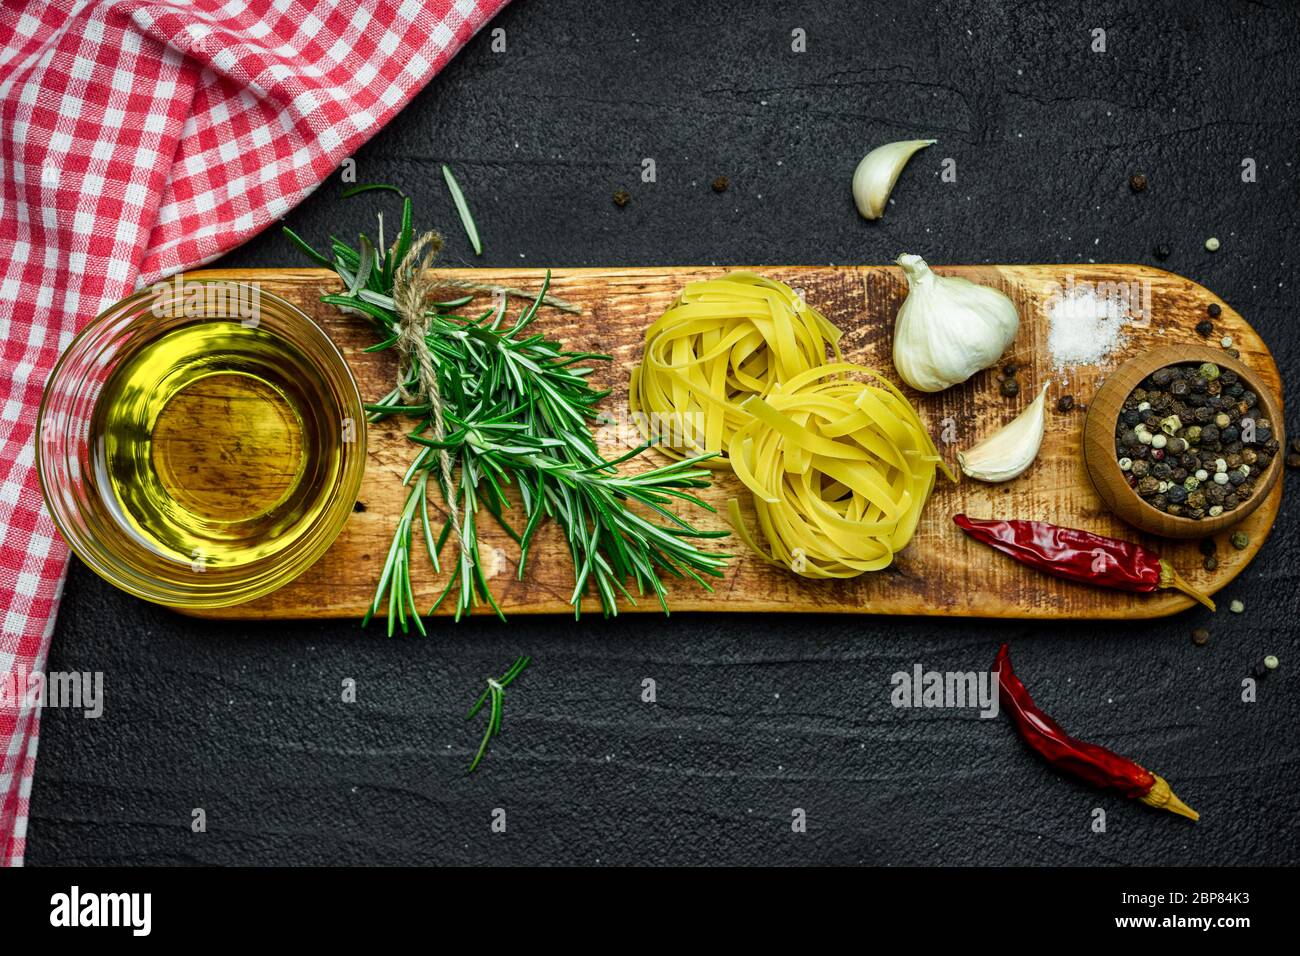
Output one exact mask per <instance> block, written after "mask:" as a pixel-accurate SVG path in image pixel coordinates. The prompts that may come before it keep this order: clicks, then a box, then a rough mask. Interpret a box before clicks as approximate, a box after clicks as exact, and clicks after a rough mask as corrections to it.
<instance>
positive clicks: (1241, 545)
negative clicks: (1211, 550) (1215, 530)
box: [1228, 531, 1250, 551]
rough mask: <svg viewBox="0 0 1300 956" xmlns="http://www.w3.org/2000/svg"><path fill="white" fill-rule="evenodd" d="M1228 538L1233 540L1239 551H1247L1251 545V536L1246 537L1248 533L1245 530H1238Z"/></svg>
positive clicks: (1233, 544)
mask: <svg viewBox="0 0 1300 956" xmlns="http://www.w3.org/2000/svg"><path fill="white" fill-rule="evenodd" d="M1228 540H1230V541H1231V542H1232V546H1233V547H1234V548H1236V549H1237V550H1238V551H1245V550H1246V548H1248V547H1249V546H1250V538H1248V537H1246V533H1245V532H1244V531H1238V532H1237V533H1236V534H1234V535H1233V536H1232V537H1231V538H1229V539H1228Z"/></svg>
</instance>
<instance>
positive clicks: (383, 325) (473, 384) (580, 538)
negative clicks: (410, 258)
mask: <svg viewBox="0 0 1300 956" xmlns="http://www.w3.org/2000/svg"><path fill="white" fill-rule="evenodd" d="M368 188H377V187H368ZM356 191H361V190H360V189H358V190H356ZM285 232H286V233H288V236H289V238H290V239H291V240H292V241H293V242H294V243H295V244H296V245H298V246H299V247H300V248H302V249H303V250H304V251H306V252H307V253H308V254H309V255H310V256H311V257H312V258H314V259H315V260H316V261H318V262H321V263H324V264H326V265H328V266H329V267H330V268H332V269H334V271H335V272H337V273H338V276H339V278H340V279H341V280H342V282H343V287H344V290H345V291H344V292H342V293H336V294H332V295H326V296H322V298H321V301H322V302H325V303H328V304H332V305H335V306H338V307H339V308H341V309H344V310H345V311H348V312H352V313H355V314H358V315H360V316H362V317H364V318H366V319H367V320H369V321H370V323H371V324H372V325H373V327H374V329H375V331H376V333H377V334H378V336H379V338H380V341H379V342H378V343H376V344H375V345H372V346H370V347H369V348H368V349H367V350H366V351H371V352H374V351H381V350H384V349H389V348H393V347H394V346H397V345H398V344H399V341H401V340H402V330H403V322H402V316H401V315H400V314H399V307H398V304H397V303H395V302H394V298H393V292H394V280H395V277H396V276H397V275H398V272H399V268H400V266H401V264H402V263H403V262H404V261H405V259H406V256H407V254H408V253H409V252H410V251H411V250H412V248H413V246H415V245H417V244H418V240H417V238H416V235H415V230H414V228H413V226H412V209H411V201H410V199H409V198H406V197H403V204H402V220H401V228H400V230H399V233H398V238H397V240H396V241H395V242H394V243H393V244H392V246H391V247H390V248H388V249H384V248H383V245H382V240H381V242H380V244H379V245H378V246H376V245H374V244H372V243H371V242H370V241H369V240H368V239H367V238H366V237H364V236H363V237H361V240H360V242H359V244H358V248H353V247H351V246H349V245H347V244H346V243H344V242H342V241H340V240H338V239H333V238H332V239H331V252H332V258H327V257H326V256H324V255H322V254H320V253H319V252H317V251H315V250H314V249H313V248H312V247H311V246H309V245H308V244H307V243H306V242H304V241H303V240H302V239H301V238H299V237H298V236H297V235H295V234H294V233H293V232H291V231H290V230H288V229H286V230H285ZM381 233H382V220H381ZM549 283H550V273H549V272H548V273H547V274H546V279H545V280H544V281H543V284H542V288H541V291H540V292H539V294H538V295H537V296H536V298H534V299H533V300H532V302H531V303H529V304H528V306H527V307H526V308H524V310H523V311H522V313H521V314H520V315H519V316H518V317H517V318H516V319H514V320H513V321H509V320H507V317H506V311H507V305H508V298H509V293H508V292H506V293H505V294H503V295H501V296H499V298H498V302H497V304H496V306H495V307H493V308H490V309H488V310H487V311H484V312H482V313H480V314H478V315H476V316H466V315H462V314H460V313H459V311H458V310H460V309H461V308H463V307H465V306H467V305H469V304H470V303H471V302H472V301H473V299H474V297H473V296H472V295H466V296H462V297H459V298H456V299H452V300H450V301H445V302H435V303H429V304H428V306H427V311H426V312H425V314H424V318H425V319H426V320H427V333H426V334H425V336H424V342H425V344H426V345H427V359H428V361H429V363H431V365H432V369H433V372H434V373H435V374H436V376H437V385H438V389H437V391H438V400H439V401H440V402H441V405H442V410H443V414H442V416H441V418H440V419H437V418H435V413H434V411H433V409H432V407H431V404H430V401H429V398H428V396H427V395H424V394H421V392H420V389H419V381H418V379H419V376H418V374H417V370H416V369H415V367H414V366H415V363H408V367H404V371H403V377H402V380H401V381H399V382H398V384H397V385H396V386H395V387H394V388H393V389H392V390H391V391H390V392H389V393H388V394H386V395H384V396H383V397H382V398H380V399H379V400H378V401H376V402H374V403H372V404H370V405H367V406H366V408H367V411H368V413H369V420H370V421H372V422H374V421H379V420H380V419H383V418H387V417H389V416H392V415H408V416H411V417H413V418H414V419H415V421H416V425H415V428H414V429H413V430H412V431H411V432H410V433H409V435H408V437H409V438H410V440H411V441H412V443H413V444H414V445H416V446H417V447H419V452H418V454H417V455H416V456H415V459H414V460H413V461H412V462H411V465H410V467H409V468H408V469H407V471H406V475H405V477H404V479H403V481H404V483H405V484H407V485H409V486H410V491H409V492H408V494H407V498H406V503H405V506H404V507H403V510H402V515H401V518H400V520H399V521H398V526H397V528H396V530H395V533H394V535H393V540H392V544H391V545H390V547H389V551H388V555H387V558H386V560H385V562H384V567H383V571H382V573H381V574H380V578H379V584H378V586H377V588H376V590H375V598H374V601H373V602H372V603H371V606H370V608H369V610H368V611H367V614H366V617H365V622H368V621H369V620H370V618H371V617H372V616H373V615H374V614H375V613H377V612H378V611H379V610H380V608H381V607H383V604H384V601H385V600H387V611H388V633H389V634H392V633H393V630H394V627H395V626H400V627H401V628H402V630H403V631H404V632H405V631H408V630H409V626H410V624H412V623H413V624H414V626H415V628H416V629H417V630H418V631H420V633H424V625H423V622H422V621H421V619H420V617H421V615H420V611H419V609H418V608H417V607H416V604H415V595H414V588H413V587H412V584H411V565H412V554H411V552H412V548H413V546H414V543H415V540H416V537H417V534H418V536H419V538H420V540H421V541H422V542H423V547H424V550H425V551H426V553H427V555H428V558H429V560H430V562H431V563H432V564H433V566H434V569H435V570H441V554H442V551H443V548H444V545H445V544H446V542H447V540H448V537H449V535H451V533H452V530H453V522H452V521H451V520H450V518H448V519H446V520H444V521H443V523H442V526H441V529H440V530H439V531H438V533H437V534H436V535H435V533H434V524H433V522H432V521H431V520H430V510H429V502H428V491H429V487H430V485H433V486H436V487H437V488H439V489H440V490H441V492H442V497H443V500H444V502H445V503H446V508H447V515H449V516H450V515H452V514H453V513H454V514H455V515H456V516H457V517H458V519H459V529H458V531H459V534H458V537H459V539H460V546H459V547H457V548H456V552H457V553H456V556H455V560H454V561H453V562H452V563H451V566H450V577H449V580H448V582H447V585H446V588H445V589H444V590H443V591H442V593H441V594H440V595H439V597H438V599H437V601H436V602H435V603H434V605H433V607H432V608H431V609H430V611H429V613H432V612H433V611H434V610H436V609H437V608H438V607H439V606H440V605H441V604H442V602H443V600H445V599H446V597H447V596H448V594H450V593H452V592H453V591H454V592H455V595H456V612H455V613H456V618H457V619H459V618H460V616H461V615H462V614H464V613H466V612H468V611H469V610H471V609H472V608H473V607H474V606H476V605H478V604H480V603H486V604H488V605H489V606H491V607H492V608H493V610H495V611H496V613H497V614H498V615H500V616H501V617H502V618H504V616H505V615H504V614H503V613H502V611H501V608H500V607H499V606H498V605H497V603H496V601H495V599H494V598H493V596H492V593H491V591H490V589H489V588H488V583H487V575H486V574H485V572H484V569H483V563H482V558H481V555H480V553H479V536H478V518H479V512H480V510H484V509H485V510H486V511H487V512H488V513H489V514H490V515H492V517H493V518H494V519H495V520H496V521H497V522H498V523H499V524H500V525H501V527H502V528H503V529H505V531H506V533H507V534H509V535H510V537H511V538H512V539H513V540H514V541H515V542H516V543H517V544H518V545H519V569H518V573H519V577H520V578H521V579H522V578H523V575H524V571H525V567H526V564H527V559H528V552H529V547H530V545H531V543H532V540H533V535H534V534H535V533H536V531H537V528H538V527H539V525H540V523H541V521H542V519H543V518H546V517H551V518H554V519H555V520H556V521H557V522H558V523H559V525H560V528H561V530H562V531H563V534H564V537H565V541H566V544H567V546H568V551H569V555H570V558H571V560H572V562H573V567H574V587H573V592H572V594H571V596H570V603H571V604H572V606H573V609H574V616H575V617H577V616H578V615H579V613H580V611H581V602H582V598H583V595H584V594H586V593H588V592H589V591H593V590H594V592H595V593H596V594H597V595H598V597H599V600H600V603H601V607H602V609H603V611H604V613H605V615H606V616H609V615H612V614H617V613H618V605H617V600H618V596H619V595H620V594H621V595H623V596H625V597H627V598H628V599H629V600H632V601H633V602H635V596H634V594H633V592H635V594H636V595H644V594H645V593H646V592H647V590H648V591H650V592H651V593H653V594H654V595H655V596H656V597H657V598H658V600H659V602H660V605H661V606H662V607H663V609H664V612H665V613H667V612H668V601H667V589H666V587H665V586H664V583H663V582H662V581H661V580H660V574H666V575H669V576H672V577H678V578H691V579H693V580H694V581H696V582H697V583H699V584H700V585H701V586H703V587H704V588H706V589H710V588H709V585H708V583H707V582H706V580H705V578H706V577H710V576H711V577H721V576H722V573H723V567H724V565H725V563H726V561H727V558H728V555H725V554H719V553H716V552H710V551H705V550H703V549H702V548H700V547H699V546H698V545H697V544H696V543H695V540H697V539H707V538H718V537H723V536H725V535H726V534H727V532H726V531H703V530H700V529H698V528H695V527H694V526H693V525H691V524H690V523H688V522H687V521H686V520H684V519H683V518H681V517H679V516H678V515H676V514H674V513H673V512H672V511H671V510H670V509H669V506H670V505H671V504H673V502H674V501H682V502H686V503H687V504H690V505H695V506H699V507H701V508H706V509H708V510H709V511H713V510H714V509H713V508H712V507H711V506H710V505H708V504H707V503H705V502H703V501H701V500H700V499H699V498H698V497H696V495H695V494H693V493H692V489H698V488H704V487H707V486H708V484H709V480H710V473H709V471H708V470H707V469H705V468H701V467H699V465H700V462H701V461H703V460H704V459H706V458H708V457H709V456H707V455H706V456H700V457H698V458H692V459H687V460H685V461H679V462H673V463H671V464H668V465H665V466H663V467H660V468H656V469H653V470H650V471H646V472H643V473H641V474H636V475H632V474H622V473H620V472H619V470H618V466H619V465H620V464H622V463H624V462H625V461H627V460H628V459H631V458H633V457H635V456H636V455H638V454H640V453H641V452H642V451H644V449H645V447H646V446H642V447H640V448H636V449H634V450H633V451H631V452H630V453H628V454H627V455H624V456H623V457H621V458H619V459H617V460H615V461H606V460H605V459H604V458H603V457H602V456H601V455H600V453H599V451H598V449H597V447H596V442H595V439H594V437H593V435H592V433H591V429H590V427H589V422H590V421H591V420H593V419H594V418H595V416H596V411H595V409H596V406H597V404H598V403H599V401H600V400H601V399H602V398H603V397H604V396H605V394H606V393H605V392H601V391H597V390H596V389H594V388H592V387H591V385H590V383H589V382H588V377H589V376H590V374H591V372H592V369H591V368H590V367H585V366H582V365H581V363H584V362H587V361H590V360H599V359H608V356H605V355H598V354H594V353H583V352H569V351H566V350H565V349H564V348H563V346H562V345H561V344H560V343H558V342H555V341H552V340H549V339H547V338H546V337H545V336H544V335H542V334H539V333H535V332H533V331H532V330H531V329H530V328H529V326H530V324H531V323H532V322H533V320H534V319H535V318H536V316H537V312H538V309H539V307H540V306H541V305H542V303H543V302H544V301H546V291H547V288H548V286H549ZM403 393H406V397H405V398H404V397H403ZM413 394H414V395H420V397H419V398H418V399H415V400H412V398H411V397H410V396H411V395H413ZM439 424H440V425H441V428H439V427H438V426H439ZM439 434H441V436H442V437H440V438H439V437H437V436H438V435H439ZM444 453H445V454H446V456H447V457H448V458H449V459H450V460H451V462H452V463H453V465H454V478H453V479H452V480H451V481H448V480H446V479H445V477H444V475H445V474H446V473H447V472H446V470H444V469H443V468H441V467H440V461H441V459H442V457H443V455H444ZM509 486H513V487H514V488H515V489H516V494H517V496H518V506H519V507H520V508H521V510H522V527H516V526H514V525H512V524H511V523H510V522H508V521H507V520H506V518H505V515H504V513H505V512H506V511H509V510H511V509H512V508H514V507H515V505H514V504H512V503H511V501H510V500H509V499H508V498H507V496H506V492H505V489H506V488H507V487H509ZM417 528H418V531H417ZM629 582H630V584H631V587H630V588H629V586H628V585H629Z"/></svg>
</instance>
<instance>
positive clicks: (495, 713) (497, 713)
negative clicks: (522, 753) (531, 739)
mask: <svg viewBox="0 0 1300 956" xmlns="http://www.w3.org/2000/svg"><path fill="white" fill-rule="evenodd" d="M531 661H532V658H531V657H528V656H523V657H519V658H517V659H516V660H515V662H514V663H513V664H511V665H510V670H508V671H506V672H505V673H504V674H502V675H501V676H500V677H499V678H497V679H496V680H493V679H492V678H491V677H489V678H488V679H487V687H485V688H484V689H483V693H481V694H480V695H479V698H478V700H476V701H475V702H474V706H473V707H471V708H470V709H469V713H468V714H466V715H465V719H466V720H473V719H474V715H475V714H477V713H478V712H479V711H480V710H481V709H482V708H483V705H484V704H485V703H486V702H487V701H488V700H489V699H490V700H491V701H492V705H491V707H490V708H489V709H488V724H487V727H486V728H485V729H484V731H483V742H482V743H480V744H479V745H478V753H476V754H475V755H474V759H473V760H471V761H470V764H469V769H468V770H466V771H465V775H466V776H468V775H469V774H471V773H473V772H474V770H475V769H476V768H477V767H478V765H479V761H481V760H482V759H483V755H484V754H485V753H487V746H488V744H489V743H490V742H491V740H492V738H493V737H495V736H496V735H497V734H499V733H501V705H502V703H503V702H504V701H505V696H506V687H507V686H509V684H510V682H511V681H513V680H514V679H515V678H516V677H518V676H519V675H520V674H522V673H523V672H524V668H525V667H527V666H528V665H529V663H530V662H531Z"/></svg>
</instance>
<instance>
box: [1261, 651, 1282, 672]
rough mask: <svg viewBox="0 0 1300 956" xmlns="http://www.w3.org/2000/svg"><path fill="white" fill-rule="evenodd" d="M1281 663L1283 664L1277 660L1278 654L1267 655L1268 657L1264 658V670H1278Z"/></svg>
mask: <svg viewBox="0 0 1300 956" xmlns="http://www.w3.org/2000/svg"><path fill="white" fill-rule="evenodd" d="M1280 663H1282V662H1281V661H1279V660H1278V659H1277V655H1276V654H1266V655H1265V656H1264V669H1265V670H1270V671H1275V670H1277V668H1278V665H1279V664H1280Z"/></svg>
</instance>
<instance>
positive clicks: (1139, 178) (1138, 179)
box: [1128, 173, 1147, 193]
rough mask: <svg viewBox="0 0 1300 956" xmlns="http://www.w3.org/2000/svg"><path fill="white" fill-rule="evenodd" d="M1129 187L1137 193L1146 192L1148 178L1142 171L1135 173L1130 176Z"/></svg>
mask: <svg viewBox="0 0 1300 956" xmlns="http://www.w3.org/2000/svg"><path fill="white" fill-rule="evenodd" d="M1128 188H1129V189H1131V190H1133V191H1134V192H1135V193H1140V192H1144V191H1145V190H1146V188H1147V178H1146V177H1145V176H1143V175H1142V174H1141V173H1134V174H1133V175H1132V176H1130V177H1129V178H1128Z"/></svg>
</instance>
